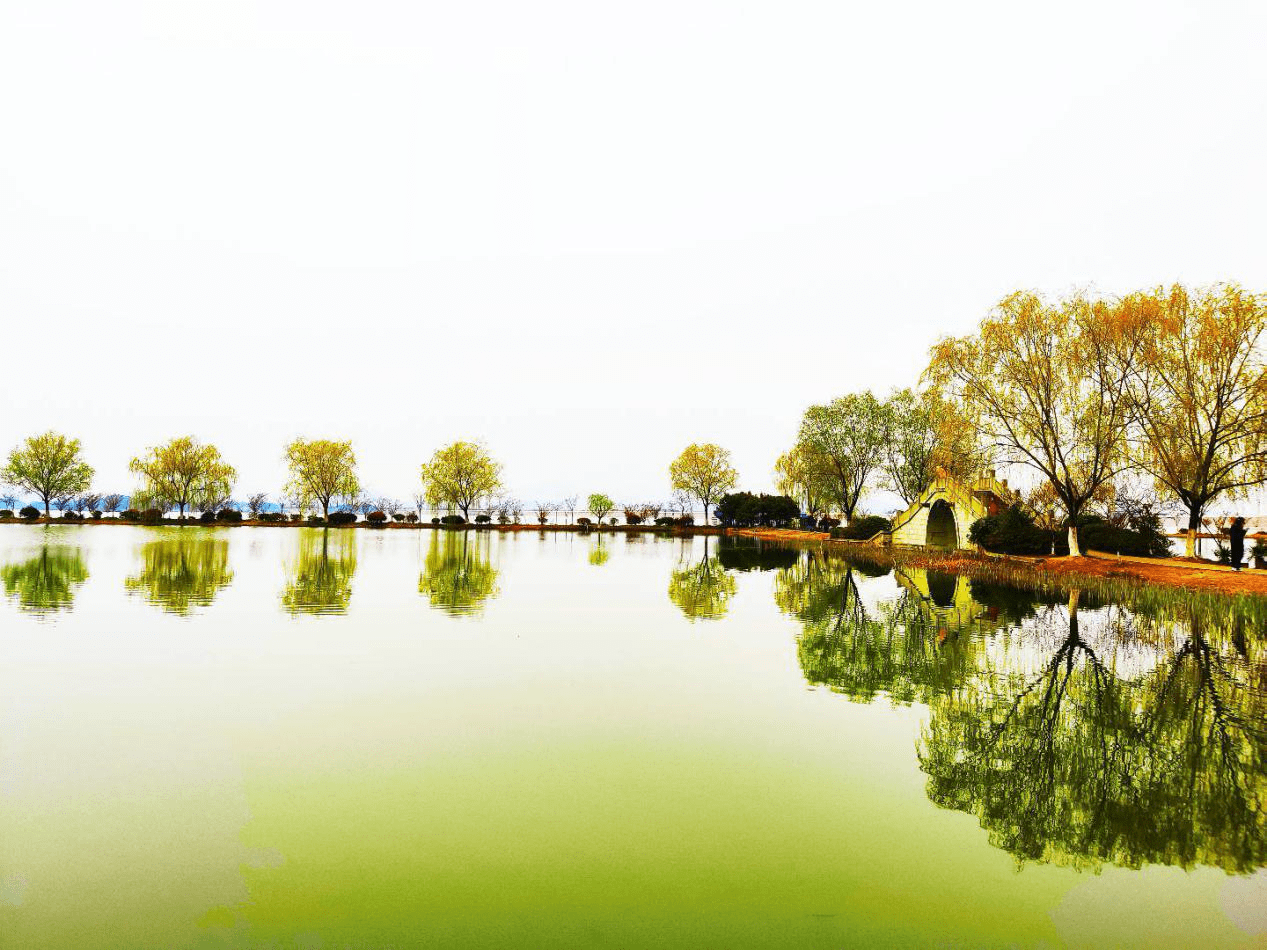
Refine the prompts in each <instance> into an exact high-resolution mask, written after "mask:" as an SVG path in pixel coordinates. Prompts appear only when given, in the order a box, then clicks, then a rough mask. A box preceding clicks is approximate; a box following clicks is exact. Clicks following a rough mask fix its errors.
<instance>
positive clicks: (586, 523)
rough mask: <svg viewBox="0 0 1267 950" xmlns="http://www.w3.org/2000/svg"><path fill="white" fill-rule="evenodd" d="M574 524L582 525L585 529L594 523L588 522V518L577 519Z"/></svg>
mask: <svg viewBox="0 0 1267 950" xmlns="http://www.w3.org/2000/svg"><path fill="white" fill-rule="evenodd" d="M576 523H577V524H579V525H584V526H585V527H587V528H588V527H589V526H590V525H591V524H593V523H594V522H592V521H590V520H589V518H577V519H576Z"/></svg>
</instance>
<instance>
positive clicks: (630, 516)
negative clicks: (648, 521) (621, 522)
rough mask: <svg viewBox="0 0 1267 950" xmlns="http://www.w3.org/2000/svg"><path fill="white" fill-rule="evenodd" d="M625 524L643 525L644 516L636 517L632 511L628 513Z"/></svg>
mask: <svg viewBox="0 0 1267 950" xmlns="http://www.w3.org/2000/svg"><path fill="white" fill-rule="evenodd" d="M625 524H642V515H636V514H634V513H633V512H632V511H626V512H625Z"/></svg>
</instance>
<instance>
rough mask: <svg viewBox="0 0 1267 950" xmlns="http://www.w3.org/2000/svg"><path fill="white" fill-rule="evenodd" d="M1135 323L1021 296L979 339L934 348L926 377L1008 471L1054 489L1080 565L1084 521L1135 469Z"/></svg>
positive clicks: (1106, 312)
mask: <svg viewBox="0 0 1267 950" xmlns="http://www.w3.org/2000/svg"><path fill="white" fill-rule="evenodd" d="M1132 316H1133V314H1132V313H1131V311H1130V310H1129V308H1122V307H1117V306H1114V305H1112V304H1109V303H1107V302H1103V301H1091V300H1089V299H1087V298H1086V297H1084V296H1082V295H1075V296H1073V297H1070V298H1069V299H1067V300H1063V301H1060V302H1059V303H1057V304H1048V303H1047V302H1046V301H1044V300H1043V299H1042V298H1041V297H1039V296H1038V295H1037V294H1034V293H1029V292H1020V293H1015V294H1012V295H1011V296H1010V297H1008V298H1006V299H1005V300H1003V301H1002V302H1001V303H1000V304H999V305H998V306H997V307H996V308H995V309H994V311H993V312H991V313H990V315H989V316H988V317H986V318H985V319H984V320H983V321H982V322H981V326H980V328H979V330H978V331H977V333H976V334H975V335H971V336H965V337H959V338H950V339H944V340H942V341H940V342H939V343H937V344H936V346H934V347H933V350H932V359H931V362H930V364H929V367H928V370H927V371H926V373H925V375H926V376H927V377H928V378H929V379H931V380H932V381H933V383H934V384H935V385H936V386H937V387H938V388H939V389H940V390H941V391H942V392H943V393H944V394H945V395H946V396H947V398H950V399H952V400H954V401H955V402H957V403H958V404H959V405H960V406H961V407H962V408H963V410H964V411H965V415H966V417H967V418H969V419H971V420H972V421H973V424H974V427H975V428H976V430H977V432H978V434H979V435H980V436H981V438H982V439H983V441H985V442H986V443H987V444H989V445H991V446H992V447H993V448H994V449H995V450H997V452H998V453H999V455H1000V458H1001V460H1002V461H1004V462H1008V463H1013V464H1020V465H1024V466H1028V467H1029V468H1032V469H1034V470H1035V471H1037V472H1038V473H1039V474H1040V475H1041V476H1042V477H1043V478H1044V479H1046V480H1047V481H1048V482H1049V483H1050V484H1051V487H1052V491H1053V492H1054V493H1055V495H1056V497H1057V498H1059V500H1060V502H1061V505H1062V507H1063V508H1064V510H1065V512H1066V514H1067V515H1068V528H1069V553H1070V554H1071V555H1073V556H1075V557H1076V556H1078V555H1079V554H1081V551H1080V549H1079V547H1078V527H1077V520H1078V516H1079V515H1081V514H1082V513H1083V511H1084V509H1085V508H1086V506H1087V503H1088V502H1089V501H1090V500H1091V499H1092V498H1094V497H1095V496H1096V495H1097V493H1098V492H1101V491H1102V490H1103V486H1105V485H1107V484H1109V483H1110V482H1112V480H1113V479H1114V477H1115V476H1117V475H1118V474H1119V473H1121V472H1122V471H1124V470H1125V469H1126V468H1127V467H1128V466H1129V464H1130V460H1129V458H1128V455H1127V452H1126V438H1125V433H1126V427H1127V423H1128V422H1129V420H1130V417H1131V400H1130V394H1129V388H1130V387H1129V386H1128V383H1129V381H1130V380H1131V379H1132V378H1133V375H1134V373H1135V368H1136V364H1137V363H1138V360H1139V350H1140V348H1141V345H1142V343H1141V334H1139V333H1137V332H1134V329H1135V328H1134V327H1133V325H1132Z"/></svg>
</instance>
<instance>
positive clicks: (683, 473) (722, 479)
mask: <svg viewBox="0 0 1267 950" xmlns="http://www.w3.org/2000/svg"><path fill="white" fill-rule="evenodd" d="M738 478H739V473H738V472H736V471H735V467H734V466H733V465H731V464H730V453H729V452H727V451H726V450H725V449H723V448H722V447H721V446H720V445H714V444H713V443H711V442H703V443H693V444H691V445H688V446H687V447H686V448H684V449H683V450H682V454H681V455H679V456H678V457H677V458H675V459H674V460H673V461H672V462H671V463H670V464H669V481H670V483H671V484H672V486H673V489H674V491H681V492H686V493H687V494H689V495H690V496H691V497H693V498H697V499H699V503H700V504H701V505H703V506H704V524H708V509H709V506H711V505H715V504H716V503H717V502H718V501H720V500H721V496H722V495H724V494H726V492H728V491H730V490H731V489H732V488H734V487H735V483H736V481H738Z"/></svg>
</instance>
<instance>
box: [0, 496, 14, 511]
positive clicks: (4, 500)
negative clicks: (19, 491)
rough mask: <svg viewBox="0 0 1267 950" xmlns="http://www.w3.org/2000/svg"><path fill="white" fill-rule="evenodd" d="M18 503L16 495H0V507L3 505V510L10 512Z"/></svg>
mask: <svg viewBox="0 0 1267 950" xmlns="http://www.w3.org/2000/svg"><path fill="white" fill-rule="evenodd" d="M18 501H19V499H18V496H17V495H13V494H9V495H0V505H3V506H4V507H5V508H7V509H9V510H10V511H12V510H13V509H14V508H16V507H17V506H18Z"/></svg>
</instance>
